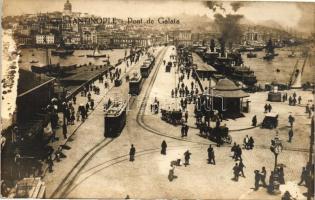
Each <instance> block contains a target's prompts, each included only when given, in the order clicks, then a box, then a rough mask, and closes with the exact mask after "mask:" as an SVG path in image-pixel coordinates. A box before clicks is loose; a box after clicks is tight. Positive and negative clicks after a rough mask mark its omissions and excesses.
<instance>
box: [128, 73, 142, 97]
mask: <svg viewBox="0 0 315 200" xmlns="http://www.w3.org/2000/svg"><path fill="white" fill-rule="evenodd" d="M142 83H143V79H142V76H141V74H139V73H137V72H134V73H133V75H132V77H131V78H129V94H130V95H132V96H137V95H139V94H140V92H141V88H142Z"/></svg>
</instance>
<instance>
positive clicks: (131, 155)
mask: <svg viewBox="0 0 315 200" xmlns="http://www.w3.org/2000/svg"><path fill="white" fill-rule="evenodd" d="M135 155H136V148H135V147H134V146H133V144H131V148H130V151H129V156H130V158H129V161H131V162H133V161H134V160H135Z"/></svg>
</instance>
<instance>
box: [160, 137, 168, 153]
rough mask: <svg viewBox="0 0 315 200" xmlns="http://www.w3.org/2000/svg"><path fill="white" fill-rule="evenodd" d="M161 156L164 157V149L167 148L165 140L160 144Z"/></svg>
mask: <svg viewBox="0 0 315 200" xmlns="http://www.w3.org/2000/svg"><path fill="white" fill-rule="evenodd" d="M161 148H162V149H161V154H163V155H166V148H167V144H166V142H165V140H163V142H162V144H161Z"/></svg>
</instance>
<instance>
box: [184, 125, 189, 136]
mask: <svg viewBox="0 0 315 200" xmlns="http://www.w3.org/2000/svg"><path fill="white" fill-rule="evenodd" d="M188 130H189V126H188V125H185V136H186V137H187V135H188Z"/></svg>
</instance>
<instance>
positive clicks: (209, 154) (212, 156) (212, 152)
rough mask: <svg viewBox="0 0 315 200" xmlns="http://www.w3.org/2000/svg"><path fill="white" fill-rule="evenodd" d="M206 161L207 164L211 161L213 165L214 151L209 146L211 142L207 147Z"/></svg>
mask: <svg viewBox="0 0 315 200" xmlns="http://www.w3.org/2000/svg"><path fill="white" fill-rule="evenodd" d="M208 163H209V164H211V163H212V164H214V165H215V157H214V151H213V148H212V147H211V144H210V145H209V148H208Z"/></svg>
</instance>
